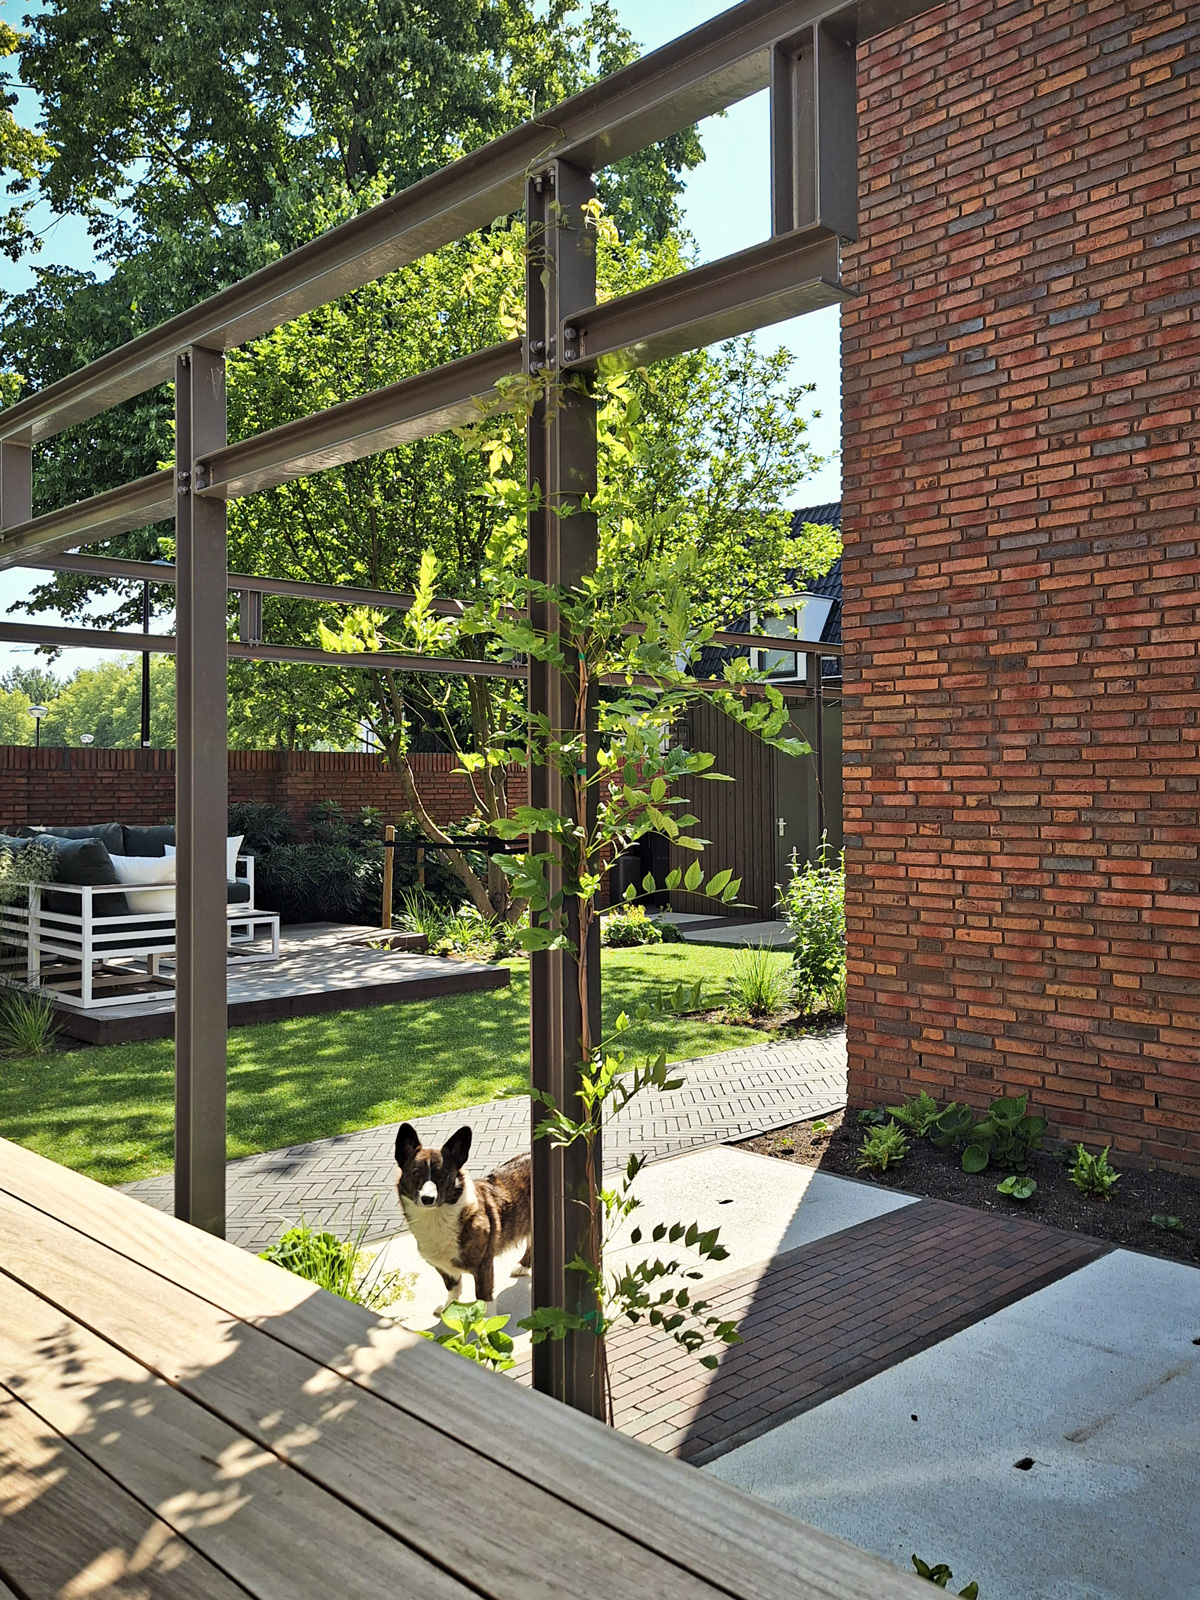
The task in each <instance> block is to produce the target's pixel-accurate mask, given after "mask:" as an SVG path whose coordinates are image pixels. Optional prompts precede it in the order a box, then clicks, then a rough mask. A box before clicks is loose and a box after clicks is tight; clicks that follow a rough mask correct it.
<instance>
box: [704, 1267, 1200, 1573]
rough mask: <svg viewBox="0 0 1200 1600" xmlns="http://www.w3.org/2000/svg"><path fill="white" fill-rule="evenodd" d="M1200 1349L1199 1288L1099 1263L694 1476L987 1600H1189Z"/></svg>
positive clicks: (1173, 1274) (1199, 1447)
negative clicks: (942, 1569)
mask: <svg viewBox="0 0 1200 1600" xmlns="http://www.w3.org/2000/svg"><path fill="white" fill-rule="evenodd" d="M1197 1339H1200V1271H1197V1269H1196V1268H1194V1267H1190V1266H1183V1265H1179V1264H1177V1263H1174V1262H1166V1261H1158V1260H1155V1259H1154V1258H1152V1257H1149V1256H1142V1255H1137V1254H1135V1253H1133V1252H1131V1251H1123V1250H1119V1251H1115V1252H1113V1253H1112V1254H1111V1255H1108V1256H1105V1257H1104V1258H1103V1259H1101V1260H1099V1261H1097V1262H1094V1263H1092V1264H1090V1265H1088V1266H1086V1267H1084V1268H1083V1269H1082V1270H1081V1271H1078V1272H1076V1273H1074V1274H1072V1275H1071V1276H1069V1277H1067V1278H1064V1279H1062V1280H1060V1281H1059V1282H1057V1283H1055V1284H1053V1285H1052V1286H1051V1287H1049V1288H1047V1289H1043V1290H1041V1291H1039V1292H1038V1293H1036V1294H1034V1295H1031V1296H1030V1297H1029V1298H1028V1299H1025V1300H1022V1301H1020V1302H1019V1303H1017V1304H1016V1305H1013V1306H1010V1307H1009V1308H1007V1309H1006V1310H1004V1311H1001V1312H998V1313H997V1314H996V1315H995V1316H992V1317H989V1318H987V1319H986V1320H984V1321H982V1322H980V1323H977V1324H975V1325H974V1326H973V1327H971V1328H968V1329H966V1330H965V1331H964V1332H962V1333H959V1334H956V1335H954V1336H953V1337H952V1338H951V1339H949V1340H947V1341H945V1342H944V1343H941V1344H938V1345H935V1346H934V1347H933V1348H931V1349H929V1350H927V1351H924V1352H923V1353H922V1354H920V1355H917V1356H914V1357H913V1358H912V1359H910V1360H908V1361H905V1362H902V1363H901V1364H900V1365H899V1366H896V1367H893V1368H891V1369H890V1370H889V1371H887V1372H885V1373H882V1374H880V1375H879V1376H877V1377H875V1378H872V1379H870V1380H869V1381H868V1382H866V1383H864V1384H862V1385H860V1386H859V1387H857V1388H855V1389H852V1390H850V1391H848V1392H847V1393H845V1394H843V1395H840V1396H838V1397H837V1398H835V1399H833V1400H830V1401H829V1402H827V1403H826V1404H825V1405H822V1406H819V1407H818V1408H817V1409H815V1410H813V1411H810V1412H807V1413H806V1414H805V1415H803V1416H800V1417H797V1418H795V1419H794V1420H793V1421H791V1422H788V1423H785V1424H783V1425H782V1426H781V1427H779V1428H777V1429H775V1430H774V1431H773V1432H771V1433H768V1434H765V1435H763V1436H762V1437H761V1438H758V1439H755V1440H752V1441H751V1442H750V1443H748V1444H746V1445H743V1446H742V1447H740V1448H739V1449H737V1450H734V1451H733V1452H731V1453H730V1454H728V1455H726V1456H724V1457H722V1458H721V1459H719V1460H718V1461H716V1462H714V1463H713V1464H712V1465H711V1466H710V1467H708V1468H706V1469H705V1470H707V1471H711V1472H713V1473H714V1474H715V1475H716V1476H718V1477H720V1478H723V1479H725V1480H726V1481H728V1482H730V1483H735V1484H737V1485H738V1486H739V1487H741V1488H743V1489H747V1490H750V1491H751V1492H752V1493H755V1494H758V1495H760V1496H762V1497H763V1498H764V1499H767V1500H770V1501H771V1503H772V1504H774V1505H776V1506H778V1507H779V1508H780V1509H782V1510H785V1511H787V1512H790V1513H791V1514H793V1515H795V1516H797V1517H801V1518H803V1519H804V1520H805V1521H808V1522H813V1523H815V1524H816V1525H817V1526H818V1527H821V1528H824V1529H825V1530H826V1531H827V1532H830V1533H835V1534H838V1535H840V1536H841V1537H842V1538H845V1539H848V1540H850V1541H851V1542H852V1543H853V1544H856V1545H859V1546H860V1547H861V1548H863V1549H867V1550H873V1551H875V1552H876V1553H877V1554H878V1555H881V1556H884V1557H885V1558H886V1559H888V1560H891V1561H894V1562H895V1563H896V1565H897V1566H900V1567H907V1566H908V1565H909V1557H910V1555H911V1554H912V1553H913V1552H914V1551H915V1552H916V1553H917V1554H918V1555H921V1556H922V1557H923V1558H924V1559H925V1560H927V1561H930V1562H936V1561H946V1562H948V1563H949V1565H950V1566H951V1567H952V1568H953V1571H954V1576H955V1582H954V1584H953V1588H955V1589H957V1588H959V1587H961V1586H962V1585H963V1584H965V1583H966V1582H967V1581H968V1580H970V1579H972V1578H974V1579H977V1580H978V1581H979V1584H980V1591H981V1594H982V1595H983V1596H985V1597H986V1600H1161V1597H1164V1596H1170V1597H1171V1600H1200V1562H1198V1560H1197V1555H1198V1552H1200V1345H1197V1344H1196V1343H1195V1342H1194V1341H1196V1340H1197ZM914 1418H915V1419H916V1420H914ZM1026 1462H1031V1463H1032V1465H1029V1466H1024V1463H1026ZM1017 1463H1022V1465H1021V1466H1018V1465H1017Z"/></svg>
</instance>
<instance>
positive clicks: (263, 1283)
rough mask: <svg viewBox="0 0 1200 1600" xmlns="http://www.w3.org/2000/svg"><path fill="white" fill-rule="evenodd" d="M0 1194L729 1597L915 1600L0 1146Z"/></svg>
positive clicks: (420, 1345) (673, 1470)
mask: <svg viewBox="0 0 1200 1600" xmlns="http://www.w3.org/2000/svg"><path fill="white" fill-rule="evenodd" d="M0 1190H3V1191H5V1192H7V1193H9V1194H12V1195H14V1196H15V1197H17V1198H21V1199H24V1200H26V1201H28V1203H29V1204H31V1205H33V1206H37V1207H40V1208H42V1209H43V1210H47V1211H49V1212H51V1213H52V1214H54V1215H55V1216H57V1217H59V1218H61V1219H62V1220H63V1221H64V1222H66V1223H68V1224H70V1225H71V1226H72V1227H74V1228H76V1229H78V1230H79V1231H80V1232H81V1233H82V1234H85V1235H86V1236H88V1237H90V1238H93V1239H97V1240H99V1241H100V1242H103V1243H105V1244H107V1245H108V1246H109V1247H110V1248H111V1249H113V1250H114V1251H117V1252H119V1253H121V1254H124V1255H126V1256H128V1257H129V1258H130V1259H131V1260H134V1261H138V1262H141V1263H143V1264H145V1265H146V1266H147V1267H149V1268H151V1269H152V1270H154V1271H155V1272H157V1273H159V1274H161V1275H162V1277H163V1278H164V1279H166V1280H168V1281H170V1282H172V1283H175V1284H178V1285H180V1286H182V1287H185V1288H188V1289H190V1290H191V1291H192V1292H193V1293H195V1294H197V1295H200V1296H201V1297H203V1298H205V1299H208V1300H209V1301H211V1303H212V1304H213V1305H215V1306H218V1307H220V1308H221V1309H222V1310H224V1311H226V1312H227V1313H229V1315H231V1316H233V1317H236V1318H240V1319H242V1320H244V1321H246V1322H250V1323H253V1324H255V1325H256V1326H258V1327H260V1328H261V1329H262V1330H263V1331H264V1332H266V1333H268V1334H269V1335H270V1336H271V1337H272V1338H274V1339H276V1340H277V1341H279V1342H280V1343H281V1344H283V1345H286V1346H288V1347H289V1348H292V1349H294V1350H298V1351H300V1352H301V1353H303V1354H305V1355H307V1356H309V1357H310V1358H311V1359H313V1360H314V1361H318V1362H322V1363H324V1364H325V1365H326V1366H328V1367H329V1368H330V1369H331V1370H333V1371H335V1372H337V1373H339V1374H341V1375H343V1376H345V1377H346V1378H348V1379H349V1380H350V1381H351V1382H353V1383H355V1384H357V1385H358V1386H359V1387H360V1388H363V1389H366V1390H370V1391H371V1392H372V1393H375V1394H377V1395H380V1396H381V1397H383V1398H385V1399H386V1400H387V1401H388V1402H389V1403H391V1404H392V1405H395V1406H396V1407H397V1408H398V1409H401V1410H403V1411H406V1412H408V1413H409V1414H411V1415H414V1416H417V1417H420V1418H422V1419H423V1420H424V1421H425V1422H427V1423H428V1424H429V1425H430V1426H431V1427H434V1428H436V1429H438V1430H439V1431H443V1432H445V1433H447V1434H448V1435H449V1436H450V1437H452V1438H456V1439H459V1440H460V1441H461V1442H462V1443H464V1444H466V1445H468V1446H469V1447H470V1448H471V1449H472V1450H474V1451H476V1452H477V1453H478V1454H479V1455H480V1456H482V1457H484V1458H486V1459H488V1460H491V1461H494V1462H496V1463H497V1464H498V1465H501V1466H503V1467H505V1468H506V1469H507V1470H509V1471H510V1472H512V1473H514V1474H515V1475H517V1476H519V1477H522V1478H524V1479H525V1480H526V1481H528V1482H530V1483H534V1484H537V1485H539V1486H541V1487H542V1488H544V1489H545V1490H546V1491H547V1492H548V1493H550V1494H553V1495H555V1496H557V1497H558V1498H559V1499H560V1500H564V1501H568V1502H569V1503H570V1504H572V1505H575V1506H576V1507H578V1508H579V1509H581V1510H583V1511H585V1512H587V1513H588V1514H590V1515H592V1516H595V1517H596V1518H597V1519H598V1520H600V1521H602V1522H605V1523H606V1524H608V1525H609V1526H610V1527H613V1528H616V1529H618V1530H619V1531H621V1532H623V1533H626V1534H628V1535H629V1536H630V1537H631V1538H634V1539H636V1540H638V1541H640V1542H643V1543H645V1544H646V1545H647V1546H649V1547H651V1548H654V1549H657V1550H659V1551H661V1552H662V1554H663V1555H664V1556H666V1557H668V1558H669V1559H670V1560H672V1561H675V1562H676V1563H678V1564H679V1565H681V1566H683V1567H685V1568H687V1569H688V1570H691V1571H695V1572H697V1573H699V1574H700V1575H702V1576H704V1577H705V1578H707V1579H708V1580H709V1581H711V1582H712V1583H714V1584H716V1585H717V1586H719V1587H722V1588H724V1589H725V1590H726V1591H727V1592H728V1593H729V1594H731V1595H735V1596H738V1597H739V1600H778V1597H779V1596H780V1595H781V1594H787V1595H790V1596H793V1597H794V1600H817V1597H829V1600H867V1597H870V1600H922V1596H923V1595H925V1594H926V1593H927V1592H928V1591H927V1589H926V1588H925V1587H924V1586H923V1585H922V1584H921V1583H920V1580H918V1579H915V1578H914V1577H913V1576H912V1575H911V1574H907V1573H903V1572H900V1571H898V1570H897V1569H896V1568H894V1567H892V1566H890V1565H888V1564H887V1563H885V1562H882V1561H879V1560H877V1559H875V1558H874V1557H872V1556H868V1555H865V1554H864V1553H863V1552H861V1551H859V1550H855V1549H853V1548H852V1547H851V1546H849V1545H846V1544H843V1543H842V1541H841V1540H838V1539H834V1538H832V1537H830V1536H829V1535H827V1534H823V1533H821V1532H819V1531H818V1530H816V1529H813V1528H809V1527H807V1526H806V1525H805V1524H803V1523H799V1522H797V1521H795V1520H794V1519H793V1518H791V1517H787V1516H785V1515H784V1514H783V1513H782V1512H778V1511H776V1510H774V1508H772V1507H771V1506H768V1505H765V1504H764V1503H763V1502H762V1501H759V1500H756V1499H753V1498H751V1497H750V1496H748V1495H744V1494H741V1493H740V1492H739V1491H738V1490H736V1489H732V1488H730V1487H729V1486H728V1485H726V1484H723V1483H719V1482H717V1481H716V1480H715V1479H712V1478H709V1477H708V1476H706V1475H705V1474H703V1473H698V1472H696V1471H694V1469H692V1468H689V1467H686V1466H683V1465H681V1464H680V1463H679V1462H675V1461H672V1460H670V1459H669V1458H668V1457H665V1456H662V1455H660V1454H659V1453H658V1452H657V1451H654V1450H650V1449H647V1448H645V1447H644V1446H641V1445H638V1444H636V1443H634V1442H633V1441H632V1440H630V1439H626V1438H624V1437H623V1436H622V1435H621V1434H618V1433H615V1432H613V1431H612V1430H611V1429H608V1428H604V1427H602V1426H601V1425H600V1424H598V1423H595V1422H593V1421H592V1420H591V1419H589V1418H587V1417H584V1416H582V1415H581V1414H579V1413H576V1412H573V1411H570V1410H568V1409H566V1408H564V1407H560V1406H557V1405H556V1404H555V1403H554V1402H553V1401H550V1400H547V1399H546V1398H545V1397H544V1396H542V1395H537V1394H531V1393H529V1392H522V1391H520V1390H518V1389H517V1387H516V1385H514V1384H510V1383H506V1382H502V1381H498V1380H496V1379H495V1378H494V1377H493V1376H492V1375H490V1374H488V1373H486V1372H482V1371H479V1370H477V1369H475V1368H473V1367H471V1366H469V1365H468V1364H467V1363H466V1362H462V1363H460V1364H458V1365H452V1364H451V1363H453V1361H454V1358H452V1357H448V1356H447V1355H446V1354H445V1352H443V1351H440V1350H437V1349H436V1348H434V1347H433V1346H431V1345H430V1344H429V1343H428V1342H427V1341H426V1340H423V1339H421V1338H419V1337H418V1336H417V1335H416V1334H413V1333H410V1332H408V1331H407V1330H406V1329H404V1328H401V1327H399V1326H398V1325H397V1324H395V1323H391V1322H389V1321H388V1319H386V1318H382V1317H377V1316H374V1315H372V1314H371V1313H370V1312H367V1311H365V1310H363V1309H362V1308H361V1307H357V1306H351V1305H348V1304H346V1303H344V1302H340V1301H336V1300H334V1299H333V1298H332V1297H331V1296H328V1295H326V1294H324V1293H323V1292H322V1291H320V1290H317V1289H314V1288H313V1287H312V1285H310V1284H307V1283H305V1282H303V1281H302V1280H301V1279H299V1278H296V1277H294V1276H293V1275H292V1274H290V1273H288V1272H285V1271H284V1270H283V1269H282V1268H280V1267H275V1266H272V1265H271V1264H270V1263H268V1262H265V1261H259V1260H258V1259H257V1258H256V1257H254V1256H250V1255H246V1254H244V1253H243V1252H241V1251H238V1250H236V1249H234V1248H233V1247H232V1246H230V1245H227V1244H224V1243H223V1242H222V1241H220V1240H218V1239H214V1238H212V1237H210V1236H209V1235H207V1234H204V1233H200V1232H198V1231H196V1230H193V1229H190V1228H188V1227H186V1226H185V1225H184V1224H182V1223H179V1222H176V1221H175V1220H174V1218H171V1217H167V1216H164V1215H163V1214H162V1213H160V1212H156V1211H153V1210H151V1208H149V1207H147V1206H142V1205H140V1204H139V1203H138V1202H137V1201H135V1200H132V1199H131V1198H130V1197H129V1196H128V1195H123V1194H120V1193H118V1192H117V1191H115V1190H111V1189H105V1188H103V1187H102V1186H101V1185H98V1184H95V1183H93V1182H92V1181H91V1180H90V1179H88V1178H84V1177H82V1176H81V1175H79V1174H78V1173H73V1172H70V1171H68V1170H67V1169H65V1168H58V1167H55V1166H54V1165H53V1164H52V1163H50V1162H47V1161H45V1160H44V1159H43V1158H42V1157H40V1156H36V1155H33V1154H32V1153H31V1152H29V1151H26V1150H23V1149H21V1148H20V1147H19V1146H15V1145H11V1144H9V1143H7V1142H6V1141H3V1140H0Z"/></svg>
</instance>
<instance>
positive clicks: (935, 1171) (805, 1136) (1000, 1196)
mask: <svg viewBox="0 0 1200 1600" xmlns="http://www.w3.org/2000/svg"><path fill="white" fill-rule="evenodd" d="M907 1104H908V1105H909V1106H912V1104H913V1101H912V1100H910V1101H908V1102H907ZM888 1121H889V1116H888V1111H887V1109H886V1108H883V1107H879V1108H876V1107H868V1108H865V1109H863V1110H858V1111H838V1112H832V1113H826V1115H825V1116H823V1117H818V1118H817V1119H816V1120H815V1121H811V1122H801V1123H795V1124H793V1125H792V1126H791V1127H787V1128H780V1129H778V1130H776V1131H775V1132H773V1133H768V1134H762V1135H759V1136H757V1137H755V1138H754V1139H751V1140H747V1141H746V1144H747V1148H749V1149H751V1150H754V1151H757V1152H758V1153H759V1154H761V1155H769V1156H774V1157H776V1158H777V1159H779V1160H785V1161H797V1162H800V1163H801V1164H802V1165H805V1166H810V1167H819V1168H820V1169H821V1171H822V1172H829V1173H833V1174H835V1175H839V1176H845V1177H853V1178H858V1179H859V1180H860V1181H865V1182H868V1183H876V1184H879V1185H880V1186H881V1187H882V1188H887V1189H895V1190H897V1191H899V1192H901V1193H908V1194H915V1195H924V1196H926V1197H928V1198H929V1199H932V1200H949V1201H953V1202H955V1203H957V1204H959V1205H969V1206H975V1207H977V1208H978V1209H979V1210H981V1211H992V1212H997V1213H1000V1214H1004V1213H1013V1212H1018V1211H1019V1212H1020V1214H1021V1215H1022V1216H1023V1217H1027V1218H1029V1219H1030V1220H1031V1221H1034V1222H1041V1223H1045V1224H1046V1225H1047V1226H1049V1227H1053V1228H1061V1229H1063V1230H1064V1231H1066V1232H1068V1233H1070V1232H1078V1233H1083V1234H1090V1235H1091V1236H1092V1237H1093V1238H1096V1239H1103V1240H1106V1241H1108V1242H1109V1243H1112V1244H1116V1245H1122V1246H1125V1247H1126V1248H1128V1249H1133V1250H1142V1251H1145V1252H1147V1253H1148V1254H1151V1255H1157V1256H1162V1257H1163V1258H1165V1259H1167V1260H1170V1261H1191V1262H1195V1263H1197V1264H1198V1265H1200V1179H1198V1178H1194V1177H1190V1176H1188V1175H1187V1174H1186V1173H1181V1172H1172V1171H1164V1170H1162V1169H1157V1170H1155V1169H1145V1168H1135V1167H1125V1166H1123V1167H1122V1169H1121V1173H1120V1182H1119V1183H1117V1184H1115V1185H1110V1186H1109V1190H1108V1199H1107V1201H1105V1202H1103V1203H1101V1202H1100V1201H1099V1200H1098V1199H1097V1198H1096V1196H1094V1195H1091V1194H1086V1193H1083V1192H1081V1191H1080V1190H1079V1189H1077V1188H1076V1187H1075V1185H1074V1184H1073V1183H1072V1182H1071V1180H1070V1169H1071V1168H1072V1167H1073V1165H1074V1162H1075V1159H1076V1157H1077V1151H1076V1150H1075V1148H1074V1147H1070V1148H1068V1149H1054V1150H1045V1149H1042V1150H1035V1151H1033V1152H1032V1153H1031V1155H1030V1158H1029V1169H1028V1171H1026V1172H1011V1173H1009V1174H1008V1175H1007V1176H1005V1177H1001V1175H1000V1174H999V1173H997V1172H996V1171H995V1169H994V1168H989V1169H988V1170H987V1171H984V1172H965V1171H964V1170H963V1165H962V1157H961V1153H960V1151H959V1150H957V1149H953V1148H950V1149H939V1148H938V1147H937V1145H936V1144H935V1143H934V1142H933V1141H932V1140H931V1139H929V1138H928V1137H925V1138H920V1137H910V1138H909V1140H908V1151H907V1154H906V1155H905V1157H904V1160H903V1162H902V1163H900V1164H899V1165H898V1166H897V1165H895V1164H894V1163H891V1164H889V1165H888V1166H887V1167H886V1168H884V1169H882V1170H881V1169H878V1168H876V1169H874V1170H871V1169H865V1170H864V1169H862V1168H860V1167H859V1152H860V1149H861V1146H862V1142H863V1137H864V1134H865V1133H867V1132H869V1131H875V1132H878V1131H880V1130H882V1129H883V1128H884V1127H886V1125H887V1123H888ZM1086 1153H1087V1152H1086V1151H1085V1154H1086ZM1093 1159H1094V1160H1096V1161H1098V1160H1099V1157H1098V1156H1097V1157H1093ZM1109 1170H1110V1171H1112V1170H1113V1169H1112V1168H1111V1167H1109Z"/></svg>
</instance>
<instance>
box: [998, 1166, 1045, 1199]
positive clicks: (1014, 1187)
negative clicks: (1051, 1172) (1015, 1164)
mask: <svg viewBox="0 0 1200 1600" xmlns="http://www.w3.org/2000/svg"><path fill="white" fill-rule="evenodd" d="M1036 1190H1037V1179H1036V1178H1030V1177H1026V1176H1024V1175H1022V1174H1021V1173H1017V1172H1014V1173H1013V1175H1012V1177H1011V1178H1005V1179H1004V1181H1003V1183H998V1184H997V1185H996V1193H997V1194H1005V1195H1007V1196H1008V1198H1009V1199H1010V1200H1029V1199H1031V1198H1032V1196H1033V1195H1034V1193H1035V1192H1036Z"/></svg>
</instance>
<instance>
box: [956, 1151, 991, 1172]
mask: <svg viewBox="0 0 1200 1600" xmlns="http://www.w3.org/2000/svg"><path fill="white" fill-rule="evenodd" d="M987 1164H988V1147H987V1145H985V1144H969V1145H968V1146H967V1148H966V1149H965V1150H964V1151H963V1158H962V1168H963V1171H964V1172H982V1171H983V1170H984V1169H985V1168H986V1166H987Z"/></svg>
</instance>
